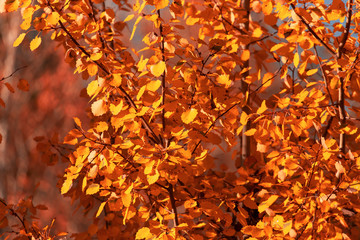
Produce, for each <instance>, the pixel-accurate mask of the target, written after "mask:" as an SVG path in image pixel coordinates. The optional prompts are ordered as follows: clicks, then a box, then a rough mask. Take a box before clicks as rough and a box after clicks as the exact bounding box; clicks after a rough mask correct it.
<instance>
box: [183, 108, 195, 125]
mask: <svg viewBox="0 0 360 240" xmlns="http://www.w3.org/2000/svg"><path fill="white" fill-rule="evenodd" d="M197 114H198V110H196V109H195V108H192V109H188V110H186V112H183V114H181V120H182V121H183V122H184V123H185V124H189V123H190V122H192V121H193V120H194V119H195V118H196V116H197Z"/></svg>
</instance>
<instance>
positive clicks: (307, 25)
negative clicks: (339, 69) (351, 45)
mask: <svg viewBox="0 0 360 240" xmlns="http://www.w3.org/2000/svg"><path fill="white" fill-rule="evenodd" d="M290 6H291V7H292V8H293V9H294V12H295V14H296V15H297V16H298V17H299V18H300V19H301V22H302V23H303V24H305V26H306V28H307V29H308V30H309V31H310V32H311V34H312V35H313V36H314V37H315V38H316V39H317V40H318V41H319V42H320V43H321V44H322V45H323V46H324V47H325V48H326V49H327V50H328V51H329V52H330V53H331V54H332V55H335V54H336V53H335V51H334V50H333V49H332V48H331V47H330V46H329V45H327V44H326V43H325V42H324V40H322V39H321V38H320V37H319V35H318V34H317V33H316V32H315V31H314V30H313V29H312V28H311V26H310V25H309V23H307V21H306V20H305V19H304V18H303V16H301V15H299V14H298V13H297V12H296V7H295V5H294V4H293V3H291V4H290Z"/></svg>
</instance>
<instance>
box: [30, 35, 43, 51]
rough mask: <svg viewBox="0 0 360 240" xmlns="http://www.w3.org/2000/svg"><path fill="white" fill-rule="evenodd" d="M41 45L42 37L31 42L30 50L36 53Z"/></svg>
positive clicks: (37, 37)
mask: <svg viewBox="0 0 360 240" xmlns="http://www.w3.org/2000/svg"><path fill="white" fill-rule="evenodd" d="M40 44H41V37H39V36H36V37H35V38H34V39H33V40H31V42H30V50H31V51H34V50H35V49H37V48H38V47H39V46H40Z"/></svg>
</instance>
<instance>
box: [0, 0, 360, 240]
mask: <svg viewBox="0 0 360 240" xmlns="http://www.w3.org/2000/svg"><path fill="white" fill-rule="evenodd" d="M357 4H358V3H357V2H356V1H355V2H354V1H353V0H348V1H346V2H344V1H342V0H334V1H324V0H306V1H303V0H291V1H290V0H261V1H257V0H255V1H253V0H238V1H234V0H216V1H215V0H208V1H207V0H204V1H203V0H196V1H194V0H174V1H169V0H147V1H142V0H136V1H127V0H112V1H110V0H37V1H30V0H7V1H5V3H3V6H1V5H0V11H3V12H13V11H17V10H19V11H21V15H22V20H23V22H22V23H21V25H20V28H21V29H22V30H23V32H22V33H21V34H20V35H19V36H18V38H17V39H16V40H15V42H14V44H13V45H14V47H17V46H19V45H20V44H22V42H23V41H24V39H29V48H30V50H31V51H37V49H38V48H41V47H42V42H43V41H44V40H43V39H44V37H45V35H49V36H50V38H51V40H53V41H55V42H57V43H58V45H59V46H61V47H62V48H63V49H64V50H65V58H64V61H65V62H66V63H68V64H69V65H70V66H71V67H72V68H73V69H74V73H75V74H80V75H81V77H82V78H83V79H84V80H87V87H86V88H85V89H84V91H82V95H83V96H84V95H87V96H88V101H89V104H88V106H89V107H88V108H86V109H83V110H84V112H86V113H87V117H86V118H85V117H84V118H79V117H78V116H74V118H73V120H74V128H73V129H72V130H70V131H69V132H68V134H67V135H66V136H65V137H64V138H63V139H62V138H57V137H51V136H50V137H49V136H39V137H36V138H35V141H37V145H38V147H37V149H38V151H40V152H41V153H42V154H43V157H42V159H44V160H45V161H47V162H48V164H49V165H53V164H54V155H56V156H58V157H59V158H60V159H61V160H62V161H63V162H66V163H67V164H68V167H67V168H66V169H65V170H64V174H63V176H62V178H61V180H60V183H59V184H58V187H59V190H60V192H61V194H63V195H64V196H66V197H69V198H71V199H72V201H73V202H76V203H77V204H78V205H79V206H81V207H82V208H84V211H85V212H86V213H89V214H91V215H92V216H93V218H92V221H93V222H91V223H89V224H88V225H89V227H88V230H87V231H85V232H81V233H65V232H61V233H50V231H49V229H51V226H46V227H45V228H40V227H37V225H36V224H35V223H34V222H32V221H29V220H25V218H23V217H22V216H24V215H26V214H27V213H26V211H27V210H30V212H31V214H35V212H36V209H37V208H39V209H41V208H43V206H42V205H38V206H33V204H32V202H31V201H27V200H26V201H25V200H24V201H21V202H19V203H18V205H11V204H9V203H7V202H6V201H5V200H1V203H2V204H1V203H0V206H1V208H0V227H1V228H4V229H7V230H6V231H4V233H3V234H4V235H5V236H7V237H17V238H18V239H26V238H28V239H32V237H33V238H35V239H36V238H38V239H45V238H46V239H48V238H50V239H59V238H60V237H62V236H64V235H68V236H69V237H70V236H71V237H72V238H74V239H91V238H97V239H164V240H165V239H196V240H201V239H357V237H358V236H359V235H360V221H359V219H360V218H359V216H360V214H359V211H360V208H359V206H360V199H359V190H360V168H359V167H360V148H359V147H358V142H359V141H360V135H359V131H358V129H359V121H360V114H359V109H360V81H359V79H360V76H359V74H360V69H359V67H358V63H359V61H360V60H359V53H360V51H359V40H358V32H359V31H360V27H359V26H358V24H359V21H360V12H359V11H358V5H357ZM13 27H17V26H13ZM6 80H7V78H3V79H2V80H1V83H0V84H1V85H2V86H3V85H4V86H6V87H7V88H8V89H9V90H10V91H12V90H11V89H12V87H11V85H10V84H9V83H7V82H6ZM18 87H19V88H20V89H24V88H27V87H28V83H27V81H26V80H23V81H22V82H19V85H18ZM30 87H31V86H30ZM358 94H359V96H358ZM0 97H1V96H0ZM0 104H1V105H3V106H5V103H4V101H2V100H0ZM5 107H6V106H5ZM219 152H220V153H219ZM358 164H359V165H358ZM54 187H55V186H54ZM44 201H45V205H46V199H44ZM11 215H13V216H15V217H16V218H18V220H19V224H18V225H17V226H11V225H9V224H8V218H10V217H11ZM32 226H36V227H32ZM9 229H12V230H9Z"/></svg>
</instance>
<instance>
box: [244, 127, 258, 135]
mask: <svg viewBox="0 0 360 240" xmlns="http://www.w3.org/2000/svg"><path fill="white" fill-rule="evenodd" d="M255 133H256V129H255V128H252V129H250V130H247V131H246V132H245V133H244V134H245V135H246V136H252V135H254V134H255Z"/></svg>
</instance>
